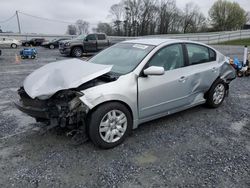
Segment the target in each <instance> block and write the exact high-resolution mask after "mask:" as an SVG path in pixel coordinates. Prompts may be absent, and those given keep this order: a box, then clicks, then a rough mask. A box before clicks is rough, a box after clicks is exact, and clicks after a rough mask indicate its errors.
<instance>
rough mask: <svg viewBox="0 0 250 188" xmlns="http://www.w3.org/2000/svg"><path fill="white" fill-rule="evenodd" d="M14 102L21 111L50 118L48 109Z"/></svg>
mask: <svg viewBox="0 0 250 188" xmlns="http://www.w3.org/2000/svg"><path fill="white" fill-rule="evenodd" d="M14 104H15V106H16V107H17V108H18V109H19V110H20V111H22V112H24V113H25V114H27V115H29V116H31V117H34V118H42V119H49V113H48V111H47V109H43V108H34V107H31V106H24V105H23V104H22V102H14Z"/></svg>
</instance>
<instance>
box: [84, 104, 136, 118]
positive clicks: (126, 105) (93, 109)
mask: <svg viewBox="0 0 250 188" xmlns="http://www.w3.org/2000/svg"><path fill="white" fill-rule="evenodd" d="M111 102H117V103H121V104H122V105H124V106H125V107H126V108H127V109H128V111H129V113H130V114H131V117H132V119H134V117H133V112H132V110H131V108H130V106H129V105H128V104H127V103H125V102H123V101H119V100H112V101H105V102H103V103H100V104H98V105H97V106H95V107H94V108H92V109H91V110H90V112H89V113H88V115H87V117H89V116H90V115H91V113H92V112H93V111H95V110H96V109H97V108H98V107H99V106H101V105H104V104H106V103H111Z"/></svg>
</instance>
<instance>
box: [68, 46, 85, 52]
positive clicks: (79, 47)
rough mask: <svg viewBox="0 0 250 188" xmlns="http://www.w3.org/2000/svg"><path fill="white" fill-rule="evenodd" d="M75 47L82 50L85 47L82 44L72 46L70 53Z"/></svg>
mask: <svg viewBox="0 0 250 188" xmlns="http://www.w3.org/2000/svg"><path fill="white" fill-rule="evenodd" d="M74 48H81V49H82V51H83V47H82V46H72V47H71V51H70V53H72V51H73V49H74Z"/></svg>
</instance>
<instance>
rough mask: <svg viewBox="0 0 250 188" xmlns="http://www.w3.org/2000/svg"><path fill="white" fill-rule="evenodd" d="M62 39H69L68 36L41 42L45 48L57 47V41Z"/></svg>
mask: <svg viewBox="0 0 250 188" xmlns="http://www.w3.org/2000/svg"><path fill="white" fill-rule="evenodd" d="M64 40H70V39H69V38H59V39H54V40H52V41H49V42H44V43H42V46H43V47H45V48H50V49H55V48H58V47H59V42H61V41H64Z"/></svg>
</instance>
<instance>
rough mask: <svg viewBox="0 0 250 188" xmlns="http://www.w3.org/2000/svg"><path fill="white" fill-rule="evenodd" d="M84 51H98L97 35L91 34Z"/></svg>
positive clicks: (85, 42)
mask: <svg viewBox="0 0 250 188" xmlns="http://www.w3.org/2000/svg"><path fill="white" fill-rule="evenodd" d="M84 50H85V51H87V52H95V51H97V38H96V35H95V34H89V35H88V36H87V37H86V39H85V41H84Z"/></svg>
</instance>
